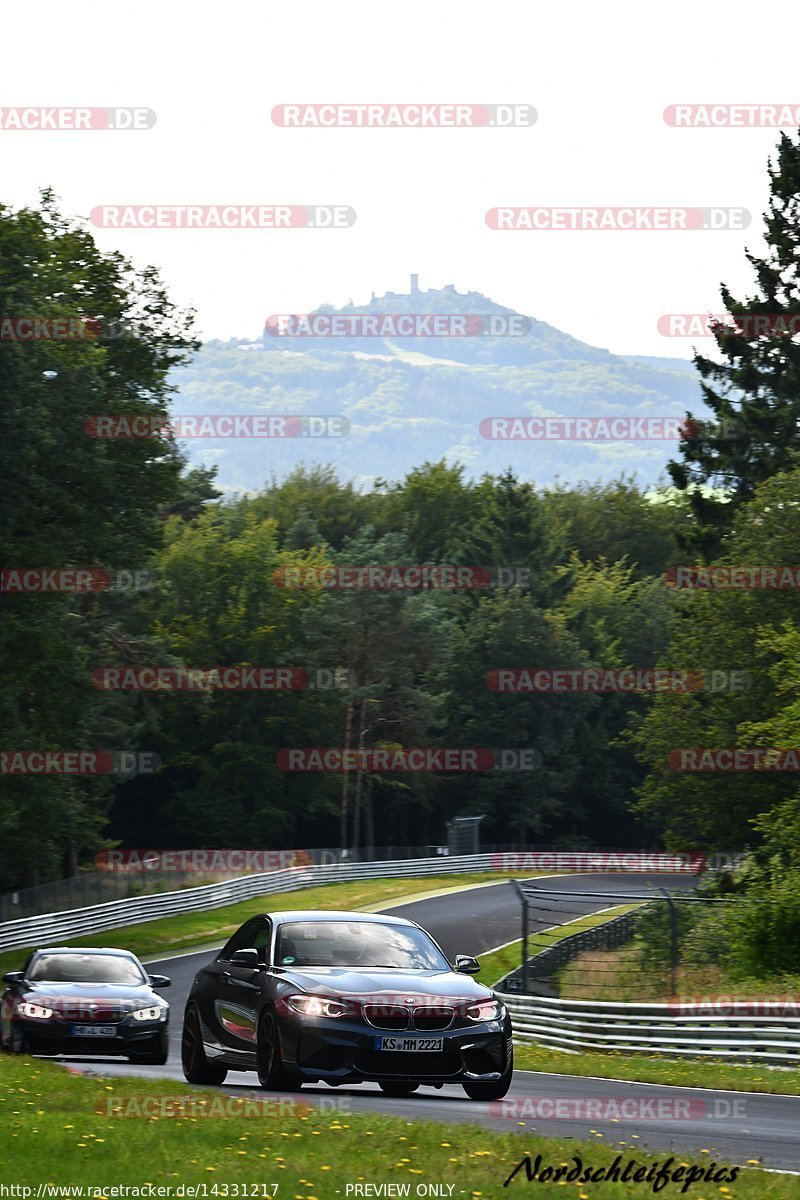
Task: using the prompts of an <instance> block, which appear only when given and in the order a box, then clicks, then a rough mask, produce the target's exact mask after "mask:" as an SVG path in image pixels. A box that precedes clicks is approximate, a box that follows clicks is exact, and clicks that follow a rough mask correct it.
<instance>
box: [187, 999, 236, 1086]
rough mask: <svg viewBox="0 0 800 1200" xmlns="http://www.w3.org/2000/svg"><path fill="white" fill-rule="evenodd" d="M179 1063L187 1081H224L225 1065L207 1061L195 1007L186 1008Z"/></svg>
mask: <svg viewBox="0 0 800 1200" xmlns="http://www.w3.org/2000/svg"><path fill="white" fill-rule="evenodd" d="M181 1065H182V1067H183V1074H184V1078H185V1079H187V1080H188V1081H189V1083H217V1084H219V1083H224V1082H225V1079H226V1077H227V1074H228V1070H227V1067H221V1066H219V1065H218V1064H217V1063H213V1062H209V1061H208V1059H207V1058H206V1052H205V1049H204V1047H203V1037H202V1033H201V1030H200V1018H199V1016H198V1014H197V1009H195V1008H190V1009H188V1011H187V1013H186V1016H185V1017H184V1021H183V1034H182V1036H181Z"/></svg>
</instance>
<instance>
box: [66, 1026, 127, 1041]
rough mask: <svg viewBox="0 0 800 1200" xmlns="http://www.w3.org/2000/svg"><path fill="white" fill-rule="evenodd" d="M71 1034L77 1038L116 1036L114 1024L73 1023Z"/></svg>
mask: <svg viewBox="0 0 800 1200" xmlns="http://www.w3.org/2000/svg"><path fill="white" fill-rule="evenodd" d="M72 1036H73V1037H78V1038H95V1037H96V1038H107V1037H116V1036H117V1027H116V1025H73V1026H72Z"/></svg>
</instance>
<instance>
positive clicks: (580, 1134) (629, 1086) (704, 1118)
mask: <svg viewBox="0 0 800 1200" xmlns="http://www.w3.org/2000/svg"><path fill="white" fill-rule="evenodd" d="M694 882H695V881H694V879H693V878H692V877H691V876H685V875H684V876H678V875H675V876H666V875H659V876H646V875H629V874H626V875H618V874H613V875H603V874H591V875H590V874H583V875H574V876H557V877H553V878H551V879H549V880H548V881H547V883H546V884H543V885H544V886H547V887H554V888H558V889H559V890H561V889H563V890H564V891H567V892H571V893H575V892H582V891H599V892H602V891H609V892H625V893H630V894H632V895H641V894H642V893H643V892H646V891H647V890H648V889H649V888H650V887H670V888H674V887H691V886H692V885H693V883H694ZM611 903H614V901H610V900H597V899H595V900H588V899H587V900H586V901H585V902H575V901H574V900H570V903H569V906H568V907H569V916H568V918H567V919H569V918H571V917H574V915H575V914H576V912H578V911H586V912H590V911H592V910H593V909H597V908H604V907H606V906H607V905H608V904H611ZM584 904H585V908H584ZM268 905H269V898H268V897H265V911H268ZM390 910H391V911H392V912H393V913H397V915H398V916H403V917H408V918H410V919H411V920H414V921H418V922H419V923H420V924H421V925H423V926H424V927H425V928H426V929H428V930H429V931H430V932H431V933H432V934H433V936H434V937H435V938H436V939H437V941H439V942H440V944H441V946H442V948H443V949H444V951H445V953H446V954H447V955H449V956H451V957H452V955H454V954H457V953H462V954H481V953H485V952H486V951H487V950H490V949H493V948H495V947H496V946H498V945H502V944H504V943H506V942H509V941H512V940H513V939H515V938H518V937H519V936H520V906H519V900H518V898H517V896H516V893H515V891H514V889H513V888H512V886H511V884H508V883H505V884H493V885H489V886H486V887H478V888H472V889H469V890H467V891H461V892H452V893H450V894H445V895H442V896H437V897H431V898H429V899H427V900H418V901H415V902H412V903H406V904H401V905H398V906H394V905H392V906H391V908H390ZM387 911H388V910H387ZM554 923H555V920H554V919H552V918H551V919H549V920H548V921H546V922H543V924H554ZM211 957H213V952H210V951H208V950H206V951H201V952H199V953H191V954H185V955H181V956H179V957H177V958H171V959H161V960H158V961H152V960H151V961H150V962H149V964H148V965H149V966H150V967H151V968H152V969H153V971H157V972H163V973H164V974H166V975H169V976H170V977H171V978H172V981H173V986H172V988H171V989H170V990H169V991H168V992H167V993H166V997H167V998H168V999H169V1000H170V1003H171V1005H172V1029H171V1054H170V1061H169V1063H168V1064H167V1065H166V1066H164V1067H156V1066H133V1065H132V1064H131V1063H128V1062H120V1061H115V1060H113V1059H102V1058H97V1059H86V1058H83V1059H73V1060H71V1063H72V1064H74V1067H79V1068H80V1069H81V1070H82V1071H87V1072H89V1073H91V1074H95V1073H96V1074H102V1075H137V1076H144V1077H146V1078H151V1079H153V1080H154V1081H155V1080H157V1079H164V1078H169V1079H181V1080H182V1079H183V1075H182V1072H181V1067H180V1033H181V1023H182V1014H183V1007H184V1003H185V1000H186V995H187V993H188V990H189V987H190V986H191V982H192V979H193V977H194V974H195V972H196V971H197V969H198V968H199V966H201V965H202V964H203V963H204V962H207V961H208V960H209V959H210V958H211ZM62 1061H65V1062H66V1061H70V1060H62ZM231 1081H236V1082H231ZM190 1086H191V1085H189V1084H186V1088H187V1090H188V1089H189V1088H190ZM223 1090H224V1091H225V1092H227V1093H229V1094H231V1095H240V1096H243V1095H249V1094H255V1095H257V1096H259V1097H260V1098H262V1099H263V1098H264V1097H265V1096H266V1095H267V1093H264V1092H262V1091H261V1090H260V1089H259V1087H258V1084H257V1082H256V1079H255V1076H254V1075H251V1074H247V1073H244V1072H242V1073H238V1074H237V1073H236V1072H231V1074H230V1075H229V1076H228V1081H227V1082H226V1084H225V1086H224V1088H223ZM292 1099H293V1100H294V1101H299V1102H301V1103H304V1104H306V1103H307V1104H312V1105H314V1106H319V1107H320V1108H329V1109H330V1110H331V1111H333V1110H334V1109H335V1111H336V1112H337V1113H339V1114H347V1113H351V1112H352V1113H360V1112H361V1113H363V1112H370V1111H373V1112H374V1111H376V1110H377V1111H381V1112H385V1113H389V1114H393V1115H395V1116H403V1117H406V1118H409V1119H410V1118H412V1117H413V1118H415V1119H423V1120H425V1119H429V1120H442V1121H467V1122H475V1123H477V1124H479V1125H482V1126H484V1127H486V1128H494V1129H497V1130H504V1131H506V1132H509V1131H512V1132H518V1133H521V1134H524V1133H525V1132H527V1131H533V1130H535V1131H536V1132H537V1133H539V1134H541V1135H543V1136H548V1135H550V1136H555V1135H557V1136H559V1137H574V1138H579V1139H587V1140H591V1139H593V1138H597V1140H598V1141H602V1143H603V1144H606V1145H612V1146H616V1147H618V1148H619V1149H620V1151H621V1153H622V1154H623V1160H624V1159H626V1158H627V1157H628V1156H630V1155H633V1154H635V1152H636V1150H637V1149H640V1150H643V1149H648V1150H651V1151H654V1152H658V1153H661V1154H663V1153H664V1152H665V1151H669V1152H674V1153H676V1154H681V1155H682V1156H683V1158H684V1159H686V1158H687V1157H691V1160H692V1162H693V1163H698V1164H702V1163H706V1164H708V1163H709V1162H710V1160H711V1159H713V1158H714V1157H715V1156H716V1158H717V1160H718V1161H730V1162H737V1163H742V1164H743V1163H745V1162H747V1160H749V1159H757V1160H759V1161H760V1162H761V1163H763V1165H764V1166H766V1167H770V1168H772V1169H773V1170H775V1169H777V1170H788V1171H797V1172H800V1097H794V1096H770V1095H766V1094H757V1093H744V1092H709V1091H701V1090H698V1089H693V1088H674V1087H666V1086H661V1085H656V1084H638V1083H626V1082H619V1083H617V1082H614V1081H613V1080H607V1079H595V1078H582V1077H580V1076H572V1075H543V1074H540V1073H537V1072H533V1071H517V1072H515V1074H514V1083H513V1085H512V1088H511V1091H510V1092H509V1094H508V1096H507V1097H506V1099H505V1100H501V1101H497V1102H495V1103H492V1104H486V1103H479V1102H476V1101H474V1100H469V1099H467V1097H466V1096H465V1094H464V1092H463V1091H462V1089H461V1088H460V1087H456V1086H452V1087H451V1086H445V1087H444V1088H442V1089H441V1090H438V1091H435V1090H433V1089H432V1088H423V1089H422V1090H421V1091H420V1092H418V1093H416V1094H415V1095H413V1096H409V1097H405V1098H402V1099H399V1098H398V1099H396V1098H391V1097H388V1096H385V1095H384V1094H383V1093H382V1092H380V1091H379V1090H378V1087H377V1085H372V1084H364V1085H362V1086H360V1087H351V1088H345V1087H341V1088H330V1087H328V1086H327V1085H317V1086H306V1087H304V1088H303V1089H302V1091H301V1092H300V1093H299V1095H298V1094H295V1095H294V1096H293V1097H292ZM556 1100H557V1101H558V1103H559V1109H558V1113H557V1114H556V1115H554V1116H551V1115H550V1111H551V1110H550V1109H549V1108H546V1107H545V1106H547V1105H548V1102H550V1103H551V1104H552V1102H553V1101H556ZM591 1101H595V1102H596V1104H595V1107H594V1110H593V1109H592V1107H591V1106H589V1107H587V1104H588V1102H591ZM614 1101H616V1102H617V1103H618V1104H621V1103H622V1102H623V1101H626V1102H628V1103H627V1104H626V1105H625V1106H624V1108H623V1110H622V1111H623V1112H624V1113H626V1114H629V1113H630V1112H631V1111H633V1112H634V1116H633V1117H631V1116H629V1115H623V1116H621V1117H620V1118H619V1119H618V1120H616V1121H614V1120H613V1119H612V1116H613V1112H612V1113H609V1112H608V1111H607V1109H606V1106H608V1105H609V1102H614ZM573 1102H574V1103H573ZM600 1104H602V1105H603V1106H604V1110H605V1111H604V1114H603V1115H598V1113H599V1112H600V1109H599V1107H598V1106H599V1105H600ZM537 1105H540V1106H541V1107H536V1106H537ZM633 1105H635V1106H636V1107H635V1109H633ZM543 1109H545V1111H543ZM659 1109H660V1111H659ZM598 1134H600V1135H602V1138H598V1137H597V1135H598ZM701 1150H707V1151H708V1152H709V1153H708V1154H705V1153H703V1154H701V1153H700V1152H701ZM521 1154H522V1151H521ZM520 1156H521V1155H520Z"/></svg>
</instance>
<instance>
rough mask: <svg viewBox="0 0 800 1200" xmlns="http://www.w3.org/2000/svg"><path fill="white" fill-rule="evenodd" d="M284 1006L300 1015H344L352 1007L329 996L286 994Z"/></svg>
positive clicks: (351, 1010)
mask: <svg viewBox="0 0 800 1200" xmlns="http://www.w3.org/2000/svg"><path fill="white" fill-rule="evenodd" d="M286 1006H287V1008H289V1009H291V1011H292V1012H293V1013H297V1014H298V1015H299V1016H301V1017H346V1016H348V1015H349V1014H351V1013H352V1012H353V1011H354V1009H353V1006H352V1005H350V1004H348V1003H347V1002H346V1001H345V1000H337V999H336V998H335V997H331V996H287V997H286Z"/></svg>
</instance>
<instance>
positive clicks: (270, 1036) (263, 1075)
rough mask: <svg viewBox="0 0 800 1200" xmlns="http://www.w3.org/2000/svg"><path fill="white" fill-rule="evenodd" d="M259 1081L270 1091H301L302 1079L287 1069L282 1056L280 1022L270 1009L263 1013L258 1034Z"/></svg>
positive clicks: (257, 1063) (257, 1061) (257, 1066)
mask: <svg viewBox="0 0 800 1200" xmlns="http://www.w3.org/2000/svg"><path fill="white" fill-rule="evenodd" d="M256 1070H257V1071H258V1082H259V1083H260V1084H261V1086H262V1088H264V1090H265V1091H268V1092H299V1091H300V1088H301V1087H302V1086H303V1082H302V1080H301V1079H298V1077H297V1076H296V1075H293V1074H292V1072H291V1071H287V1070H286V1067H285V1066H284V1065H283V1060H282V1058H281V1045H280V1038H279V1036H278V1023H277V1021H276V1020H275V1017H274V1015H273V1013H272V1012H270V1010H269V1009H267V1010H266V1011H265V1012H263V1013H262V1014H261V1020H260V1021H259V1023H258V1033H257V1035H256Z"/></svg>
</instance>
